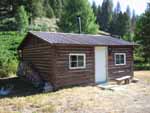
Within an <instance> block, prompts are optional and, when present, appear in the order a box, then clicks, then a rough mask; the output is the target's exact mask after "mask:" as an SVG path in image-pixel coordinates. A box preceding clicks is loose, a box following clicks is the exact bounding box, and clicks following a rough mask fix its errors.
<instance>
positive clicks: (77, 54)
mask: <svg viewBox="0 0 150 113" xmlns="http://www.w3.org/2000/svg"><path fill="white" fill-rule="evenodd" d="M71 56H77V61H76V62H77V67H71V63H72V61H71ZM78 56H83V66H80V67H79V66H78V62H79V61H78ZM85 68H86V54H83V53H70V54H69V69H85Z"/></svg>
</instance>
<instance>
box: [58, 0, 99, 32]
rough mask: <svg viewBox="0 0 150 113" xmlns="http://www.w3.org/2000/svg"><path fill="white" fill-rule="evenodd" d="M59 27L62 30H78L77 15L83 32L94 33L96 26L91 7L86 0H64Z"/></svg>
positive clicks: (96, 29)
mask: <svg viewBox="0 0 150 113" xmlns="http://www.w3.org/2000/svg"><path fill="white" fill-rule="evenodd" d="M66 1H67V2H66V5H65V8H64V12H63V14H62V17H61V18H60V22H59V27H60V30H61V31H63V32H76V33H77V32H79V26H78V21H77V17H78V16H80V18H81V26H82V32H83V33H96V32H97V31H98V26H97V25H96V23H95V21H96V18H95V16H94V13H93V11H92V8H91V6H90V4H89V2H88V1H87V0H66Z"/></svg>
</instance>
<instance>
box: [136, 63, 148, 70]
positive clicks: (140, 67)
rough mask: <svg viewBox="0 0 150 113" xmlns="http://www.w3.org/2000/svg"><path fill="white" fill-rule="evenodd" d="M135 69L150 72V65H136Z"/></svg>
mask: <svg viewBox="0 0 150 113" xmlns="http://www.w3.org/2000/svg"><path fill="white" fill-rule="evenodd" d="M134 69H135V70H150V64H148V63H145V64H144V63H138V64H134Z"/></svg>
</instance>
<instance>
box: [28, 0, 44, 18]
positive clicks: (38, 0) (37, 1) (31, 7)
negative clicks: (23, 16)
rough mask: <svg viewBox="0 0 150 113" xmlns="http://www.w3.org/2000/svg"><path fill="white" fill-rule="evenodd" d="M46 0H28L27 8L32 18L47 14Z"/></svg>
mask: <svg viewBox="0 0 150 113" xmlns="http://www.w3.org/2000/svg"><path fill="white" fill-rule="evenodd" d="M43 4H44V0H27V4H26V7H27V10H28V12H29V13H30V16H31V17H32V18H36V17H42V16H45V11H44V5H43Z"/></svg>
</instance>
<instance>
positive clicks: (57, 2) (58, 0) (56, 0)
mask: <svg viewBox="0 0 150 113" xmlns="http://www.w3.org/2000/svg"><path fill="white" fill-rule="evenodd" d="M49 2H50V3H51V7H52V8H53V10H54V14H55V16H56V18H60V17H61V14H62V9H63V2H62V0H49Z"/></svg>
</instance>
